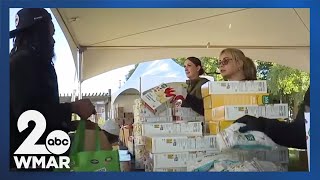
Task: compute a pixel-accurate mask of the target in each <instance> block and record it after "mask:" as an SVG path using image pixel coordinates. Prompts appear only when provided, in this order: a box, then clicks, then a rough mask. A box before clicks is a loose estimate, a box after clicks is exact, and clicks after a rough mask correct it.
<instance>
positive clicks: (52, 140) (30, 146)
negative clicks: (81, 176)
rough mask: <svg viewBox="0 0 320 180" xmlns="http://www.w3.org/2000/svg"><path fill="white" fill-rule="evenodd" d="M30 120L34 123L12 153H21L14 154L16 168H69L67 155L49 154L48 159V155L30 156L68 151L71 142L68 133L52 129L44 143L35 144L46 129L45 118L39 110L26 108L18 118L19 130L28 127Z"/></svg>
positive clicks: (59, 153)
mask: <svg viewBox="0 0 320 180" xmlns="http://www.w3.org/2000/svg"><path fill="white" fill-rule="evenodd" d="M30 121H34V122H35V124H36V125H35V127H34V129H33V130H32V132H31V133H30V134H29V135H28V137H27V138H26V139H25V140H24V141H23V143H22V144H21V145H20V146H19V148H18V149H17V150H16V151H15V153H14V154H15V155H23V156H20V157H18V156H14V160H15V163H16V165H17V168H21V167H22V166H24V167H25V168H30V166H31V168H36V167H37V166H41V167H42V168H50V167H55V168H62V167H63V166H64V167H67V168H69V163H70V159H69V157H67V156H59V158H58V159H56V158H55V157H54V156H50V157H49V159H46V158H48V156H41V157H37V156H30V155H47V154H55V155H61V154H63V153H65V152H67V151H68V149H69V148H70V144H71V141H70V137H69V135H68V134H67V133H65V132H64V131H61V130H54V131H52V132H51V133H50V134H48V136H47V137H46V144H45V145H44V144H36V142H37V141H38V140H39V139H40V137H41V136H42V135H43V133H44V132H45V130H46V119H45V117H44V116H43V115H42V114H41V113H40V112H38V111H35V110H28V111H26V112H24V113H22V114H21V115H20V117H19V119H18V122H17V127H18V130H19V132H22V131H24V130H25V129H26V128H28V123H29V122H30ZM26 155H27V156H26Z"/></svg>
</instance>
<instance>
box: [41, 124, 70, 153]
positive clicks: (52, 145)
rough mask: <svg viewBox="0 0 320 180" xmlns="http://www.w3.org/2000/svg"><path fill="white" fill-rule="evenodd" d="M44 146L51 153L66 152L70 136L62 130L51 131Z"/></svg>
mask: <svg viewBox="0 0 320 180" xmlns="http://www.w3.org/2000/svg"><path fill="white" fill-rule="evenodd" d="M46 147H47V149H48V151H50V152H51V153H52V154H56V155H60V154H63V153H65V152H67V151H68V149H69V147H70V137H69V136H68V134H67V133H65V132H64V131H61V130H55V131H52V132H51V133H50V134H49V135H48V136H47V139H46Z"/></svg>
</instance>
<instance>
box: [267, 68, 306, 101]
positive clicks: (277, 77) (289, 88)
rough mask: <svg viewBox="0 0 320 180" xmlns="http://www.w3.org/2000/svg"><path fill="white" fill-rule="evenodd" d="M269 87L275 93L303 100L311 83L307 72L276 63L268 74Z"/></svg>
mask: <svg viewBox="0 0 320 180" xmlns="http://www.w3.org/2000/svg"><path fill="white" fill-rule="evenodd" d="M267 79H268V81H267V82H268V89H269V91H270V93H271V94H273V95H280V96H290V97H291V98H290V99H296V100H297V101H299V102H301V101H302V100H303V97H304V94H305V92H306V91H307V89H308V87H309V83H310V75H309V74H308V73H306V72H303V71H300V70H297V69H292V68H290V67H286V66H282V65H278V64H275V65H273V66H272V68H271V69H270V72H269V73H268V75H267Z"/></svg>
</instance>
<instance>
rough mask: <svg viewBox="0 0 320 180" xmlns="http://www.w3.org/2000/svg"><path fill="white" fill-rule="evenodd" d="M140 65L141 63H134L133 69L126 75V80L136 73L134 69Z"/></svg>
mask: <svg viewBox="0 0 320 180" xmlns="http://www.w3.org/2000/svg"><path fill="white" fill-rule="evenodd" d="M138 65H139V64H135V65H134V68H133V69H131V70H130V71H129V72H128V74H127V75H126V81H127V80H128V79H129V78H130V77H131V75H132V74H133V73H134V71H135V70H136V69H137V67H138Z"/></svg>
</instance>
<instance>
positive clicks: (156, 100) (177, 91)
mask: <svg viewBox="0 0 320 180" xmlns="http://www.w3.org/2000/svg"><path fill="white" fill-rule="evenodd" d="M186 95H187V84H186V83H177V82H174V83H163V84H161V85H159V86H157V87H154V88H152V89H150V90H147V91H145V92H143V93H142V96H141V99H142V100H143V101H144V102H145V103H146V104H147V105H148V106H149V107H150V108H151V110H152V111H153V112H154V113H156V112H162V111H163V110H165V108H166V105H165V104H166V103H167V102H170V101H171V100H173V99H174V98H175V97H177V96H181V97H186Z"/></svg>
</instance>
